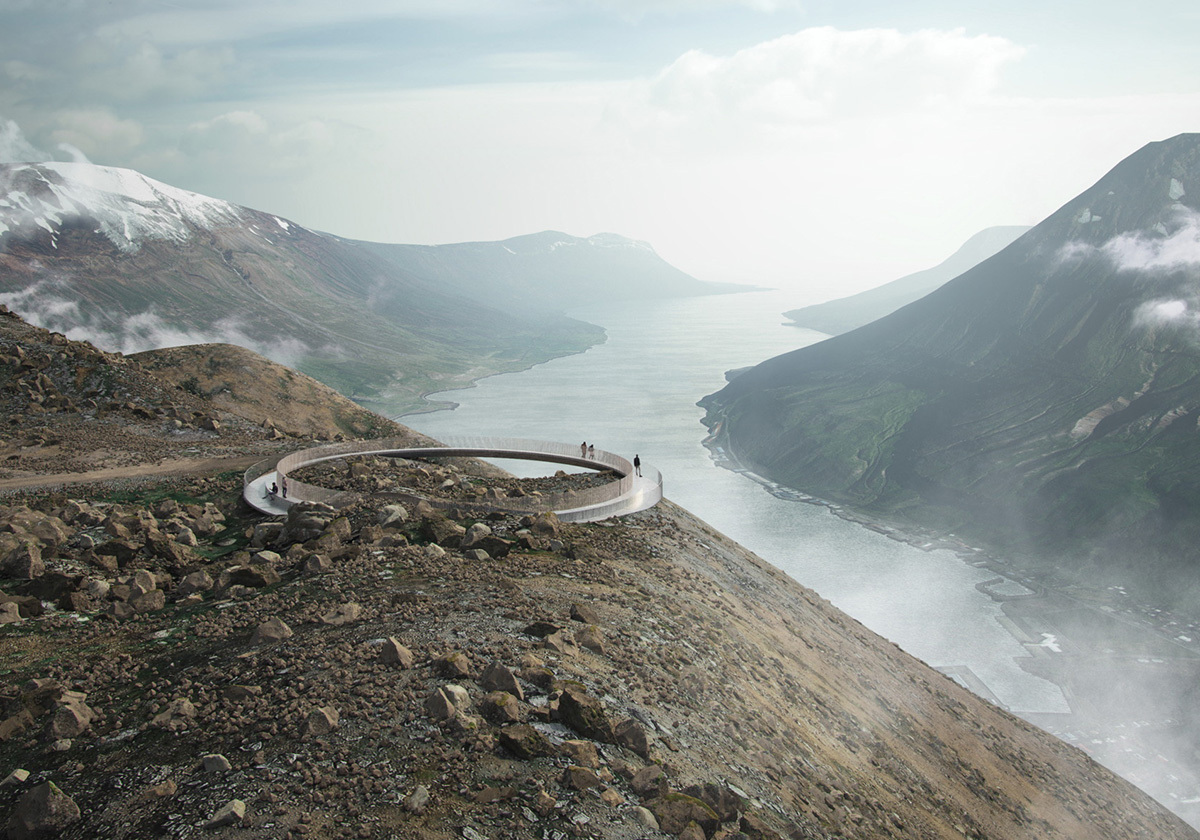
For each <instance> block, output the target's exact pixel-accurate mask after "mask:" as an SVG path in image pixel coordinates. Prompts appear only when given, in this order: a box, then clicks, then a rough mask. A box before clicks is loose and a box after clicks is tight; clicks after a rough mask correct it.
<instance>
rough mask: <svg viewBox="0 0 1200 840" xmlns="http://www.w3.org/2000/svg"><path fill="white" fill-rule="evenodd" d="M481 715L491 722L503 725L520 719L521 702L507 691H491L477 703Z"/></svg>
mask: <svg viewBox="0 0 1200 840" xmlns="http://www.w3.org/2000/svg"><path fill="white" fill-rule="evenodd" d="M479 708H480V710H481V711H482V712H483V716H484V717H485V718H487V719H488V720H490V721H491V722H492V723H495V724H500V725H504V724H507V723H517V722H518V721H520V720H521V704H520V703H519V702H518V701H517V698H516V697H513V696H512V695H511V694H509V693H508V692H507V691H491V692H488V694H487V695H485V696H484V698H483V700H482V701H481V702H480V704H479Z"/></svg>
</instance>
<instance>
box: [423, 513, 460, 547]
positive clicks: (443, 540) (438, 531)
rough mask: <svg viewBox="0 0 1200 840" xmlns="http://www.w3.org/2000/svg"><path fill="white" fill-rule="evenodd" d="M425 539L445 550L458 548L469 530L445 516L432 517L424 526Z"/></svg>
mask: <svg viewBox="0 0 1200 840" xmlns="http://www.w3.org/2000/svg"><path fill="white" fill-rule="evenodd" d="M422 531H423V532H424V534H425V538H426V539H428V540H430V541H431V542H434V543H437V544H438V545H440V546H442V547H443V548H458V546H459V545H460V544H461V543H462V540H463V537H464V536H465V535H466V533H467V529H466V528H464V527H463V526H461V525H459V524H458V523H457V522H454V521H453V520H450V519H447V518H446V517H444V516H431V517H429V518H427V519H426V520H425V521H424V523H423V524H422Z"/></svg>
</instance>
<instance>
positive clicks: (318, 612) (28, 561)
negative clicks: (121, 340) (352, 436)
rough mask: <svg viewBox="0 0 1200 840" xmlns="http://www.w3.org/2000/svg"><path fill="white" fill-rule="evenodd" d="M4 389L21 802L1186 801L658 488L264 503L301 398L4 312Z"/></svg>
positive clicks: (67, 832) (1102, 820)
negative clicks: (834, 602) (976, 689)
mask: <svg viewBox="0 0 1200 840" xmlns="http://www.w3.org/2000/svg"><path fill="white" fill-rule="evenodd" d="M85 368H94V370H92V371H91V372H89V373H80V372H79V371H81V370H83V369H85ZM77 382H78V383H80V384H79V385H76V383H77ZM193 390H196V389H193ZM89 394H90V396H89ZM38 396H40V399H37V397H38ZM93 403H94V405H93ZM0 405H2V406H3V408H4V409H5V411H6V415H7V416H8V417H10V419H11V422H10V423H9V424H7V425H6V426H5V427H4V428H3V430H2V431H0V436H2V437H3V438H4V444H3V445H4V446H5V450H4V452H5V453H7V454H6V455H5V458H6V460H5V461H3V462H2V463H3V464H4V465H5V467H6V469H8V471H9V474H8V475H6V476H2V477H0V480H3V481H6V482H8V483H7V485H3V486H6V487H7V488H8V491H9V492H8V494H7V495H6V496H3V497H0V502H2V503H3V508H2V509H0V523H3V524H2V525H0V531H2V533H0V555H2V556H0V569H2V570H3V578H0V591H2V592H3V594H2V595H0V602H2V604H0V621H4V622H5V623H4V624H3V625H2V626H0V663H2V665H0V668H2V669H3V673H2V675H0V819H7V822H6V823H5V826H6V830H7V832H8V836H10V837H14V838H19V837H30V836H61V837H67V838H94V837H131V838H132V837H155V836H163V837H214V838H217V837H230V838H233V837H263V838H266V837H271V838H277V837H294V838H299V837H364V838H369V837H381V838H383V837H428V838H449V837H455V838H469V840H475V838H480V837H487V838H502V837H547V838H549V837H554V838H565V837H605V838H610V837H612V838H621V837H627V838H634V837H665V836H671V835H676V836H680V837H687V838H701V837H707V838H713V837H726V838H736V837H751V838H773V837H798V838H799V837H805V838H823V837H846V838H849V837H897V838H900V837H904V838H908V837H925V838H961V837H975V838H984V837H988V838H1026V837H1037V838H1079V837H1105V838H1148V837H1154V838H1159V837H1162V838H1173V837H1179V838H1184V837H1195V836H1196V835H1195V833H1194V832H1192V831H1191V830H1190V829H1188V828H1187V827H1186V826H1185V825H1183V824H1182V823H1181V822H1180V821H1179V820H1178V819H1176V818H1175V817H1173V816H1171V815H1170V814H1169V813H1167V812H1166V811H1165V810H1164V809H1163V808H1161V807H1160V806H1158V805H1157V804H1156V803H1154V802H1152V801H1150V800H1149V799H1148V798H1147V797H1145V796H1144V795H1142V794H1141V793H1140V792H1138V791H1137V790H1136V789H1134V788H1133V787H1131V786H1130V785H1128V784H1127V783H1125V782H1123V781H1121V780H1120V779H1118V778H1116V777H1115V776H1114V775H1113V774H1111V773H1110V772H1108V771H1106V770H1105V769H1103V768H1101V767H1100V766H1099V765H1097V764H1095V763H1094V762H1093V761H1091V760H1090V759H1089V758H1087V757H1086V756H1085V755H1084V754H1083V753H1081V752H1079V751H1077V750H1075V749H1073V748H1071V747H1069V746H1067V745H1065V744H1062V743H1060V742H1058V741H1056V740H1054V739H1052V738H1050V737H1049V736H1047V735H1045V734H1044V733H1042V732H1040V731H1039V730H1036V729H1035V728H1033V727H1031V726H1029V725H1027V724H1025V723H1023V722H1021V721H1020V720H1017V719H1016V718H1014V717H1013V716H1011V715H1009V714H1007V713H1005V712H1003V711H1001V710H999V709H996V708H994V707H992V706H989V705H988V704H986V703H984V702H983V701H981V700H979V699H978V698H976V697H975V696H974V695H972V694H970V693H968V692H966V691H965V690H963V689H961V688H959V687H958V686H957V685H956V684H955V683H953V682H952V681H950V680H949V679H947V678H945V677H943V676H942V675H941V674H939V673H937V672H935V671H933V670H932V669H930V668H928V667H926V666H924V665H922V664H921V663H919V662H917V661H915V660H913V659H912V658H911V657H909V656H907V655H906V654H904V653H903V652H902V651H900V650H898V649H897V648H896V647H895V646H893V645H891V644H890V643H888V642H886V641H885V640H883V639H881V638H879V637H878V636H876V635H874V634H873V633H871V632H869V631H868V630H866V629H865V628H863V627H862V626H861V625H859V624H858V623H857V622H855V621H853V620H852V619H850V618H848V617H847V616H845V615H844V614H842V613H840V612H839V611H837V610H835V609H834V608H833V607H831V606H830V605H829V604H828V603H826V602H824V601H823V600H821V599H820V598H819V597H817V596H816V595H815V594H814V593H812V592H810V591H808V590H806V589H804V588H803V587H801V586H799V585H797V584H796V583H795V582H793V581H791V580H790V579H788V578H786V577H785V576H784V575H783V574H782V573H780V572H778V571H777V570H775V569H774V568H772V567H770V566H768V565H766V564H765V563H763V562H762V561H761V560H759V559H758V558H756V557H754V556H753V555H752V554H750V553H749V552H747V551H746V550H745V549H743V548H741V547H740V546H738V545H736V544H735V543H732V542H731V541H729V540H728V539H726V538H725V537H723V536H722V535H720V534H719V533H716V532H715V531H713V530H712V529H711V528H709V527H708V526H707V525H705V524H704V523H703V522H700V521H698V520H696V519H695V518H694V517H692V516H690V515H689V514H688V513H687V512H686V511H684V510H682V509H680V508H677V507H675V506H674V505H671V504H670V503H668V502H664V503H662V504H661V505H659V506H658V507H656V508H654V509H653V510H650V511H646V512H643V513H641V514H637V515H635V516H632V517H628V518H626V519H623V520H621V521H619V522H613V523H603V524H592V525H565V524H562V523H558V522H557V521H555V520H554V518H553V517H538V518H534V519H526V520H523V521H515V520H511V519H503V518H498V519H492V520H489V521H487V522H486V523H477V522H471V521H462V522H459V521H455V520H453V519H447V518H444V517H442V516H439V515H437V514H436V513H434V512H433V511H432V510H431V509H425V508H424V507H420V508H414V509H409V510H403V509H401V508H399V507H398V506H396V505H389V504H388V500H386V499H379V500H378V502H377V503H376V502H372V503H368V504H363V505H360V506H358V507H356V508H352V509H348V510H344V511H332V510H328V509H324V508H321V507H318V506H307V505H306V506H298V507H296V508H293V512H292V513H291V514H290V515H289V516H288V517H287V518H286V519H285V520H271V519H267V518H264V517H262V516H259V515H257V514H255V513H253V512H252V511H251V510H250V509H249V508H247V507H246V506H245V505H244V503H243V502H241V501H240V491H241V480H240V471H239V470H235V469H230V468H229V467H230V466H231V465H233V464H235V463H239V459H241V461H245V460H247V459H253V458H255V457H260V456H265V455H267V454H271V453H272V452H274V451H278V450H279V448H280V447H284V448H292V447H296V446H300V445H302V441H301V440H299V439H297V438H292V437H289V436H288V435H287V434H286V433H284V432H281V431H280V430H281V429H284V428H292V427H303V425H304V424H303V422H302V421H301V420H300V419H298V418H279V419H278V420H277V424H275V425H270V426H268V425H265V424H264V423H263V422H262V420H260V419H254V420H251V419H246V418H242V417H239V416H238V415H237V414H235V413H234V412H233V411H230V410H228V409H227V410H225V411H223V412H222V411H220V410H219V409H217V408H216V407H215V406H213V405H212V404H211V402H210V401H208V400H207V398H206V397H205V396H204V395H203V394H197V393H193V392H192V391H190V390H187V389H184V388H182V387H179V386H178V385H174V384H171V383H170V382H169V381H168V380H167V379H163V378H160V377H158V376H157V375H154V374H151V373H148V372H147V371H146V370H145V369H144V365H141V364H138V363H136V362H135V363H131V362H129V361H128V360H125V359H123V358H120V357H116V356H109V355H105V354H99V353H97V352H96V351H94V350H92V349H91V348H89V347H87V345H82V344H78V343H73V342H66V341H65V339H62V338H61V337H55V336H53V335H50V334H48V333H45V332H44V331H40V330H35V329H33V328H30V327H28V326H27V325H25V324H23V323H21V322H20V321H18V320H17V319H15V318H12V317H11V316H3V317H0ZM34 406H37V407H36V408H35V407H34ZM22 407H23V408H22ZM25 409H28V410H25ZM135 444H136V446H135ZM98 445H99V446H101V450H102V451H103V452H105V453H107V454H105V455H103V456H102V457H99V458H98V459H94V455H95V453H96V452H97V451H98V450H96V447H97V446H98ZM125 445H128V449H121V447H122V446H125ZM182 449H191V450H195V451H194V452H191V453H186V454H187V457H181V456H182V455H183V454H184V453H181V450H182ZM89 453H92V454H89ZM110 462H111V463H110ZM160 462H163V463H165V464H166V465H167V466H166V467H163V466H162V464H160ZM160 469H174V470H176V474H175V475H171V476H167V477H154V473H155V472H157V471H158V470H160ZM332 469H334V470H337V471H343V472H344V473H345V474H347V475H349V476H352V477H353V479H354V480H356V481H366V480H369V479H372V478H374V479H377V480H378V482H379V483H381V484H383V485H386V484H387V482H388V481H394V480H404V478H405V474H406V473H414V474H415V473H419V474H421V475H422V476H423V477H424V479H425V480H427V483H428V484H429V485H430V486H433V485H437V486H441V485H443V484H445V485H447V486H448V487H454V488H457V489H458V490H459V491H462V490H463V488H471V489H472V490H473V491H474V492H477V493H485V494H486V492H487V488H488V486H489V483H490V482H492V481H494V480H495V479H494V478H493V476H494V472H492V471H490V470H476V469H474V468H473V467H472V466H471V465H469V464H462V463H458V464H424V465H422V464H417V463H408V464H405V463H401V464H393V463H391V462H387V461H375V460H369V461H365V460H364V461H356V462H352V463H350V464H345V465H335V466H333V467H332ZM102 470H123V472H122V473H121V474H120V477H118V478H113V477H112V475H111V473H102V472H101V471H102ZM42 474H44V475H48V476H50V477H49V478H41V479H39V476H40V475H42ZM88 479H93V480H90V481H89V480H88ZM96 479H102V480H96ZM505 481H506V482H508V481H511V479H505ZM80 482H82V483H80ZM45 484H53V485H56V486H54V487H45V486H40V485H45Z"/></svg>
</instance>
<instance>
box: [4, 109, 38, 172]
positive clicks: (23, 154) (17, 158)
mask: <svg viewBox="0 0 1200 840" xmlns="http://www.w3.org/2000/svg"><path fill="white" fill-rule="evenodd" d="M44 160H47V156H46V153H45V152H43V151H41V150H39V149H37V148H35V147H34V146H33V144H32V143H30V142H29V141H28V140H26V139H25V135H24V134H22V133H21V127H20V126H19V125H17V124H16V122H14V121H13V120H4V119H0V163H35V162H39V161H44Z"/></svg>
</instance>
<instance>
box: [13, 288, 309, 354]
mask: <svg viewBox="0 0 1200 840" xmlns="http://www.w3.org/2000/svg"><path fill="white" fill-rule="evenodd" d="M70 295H71V288H70V283H69V281H68V280H67V279H66V278H64V277H56V278H53V279H46V280H41V281H39V282H37V283H34V284H32V285H30V286H27V287H26V288H24V289H21V290H18V291H15V292H7V293H0V303H2V304H4V305H5V306H8V307H9V308H10V309H12V310H13V311H14V312H17V313H18V314H20V315H21V317H22V318H24V319H25V320H26V321H28V322H29V323H31V324H33V325H35V326H38V327H43V328H45V329H48V330H53V331H54V332H60V333H62V334H63V335H65V336H67V337H68V338H71V339H73V340H75V341H88V342H91V343H92V344H94V345H95V346H96V347H99V348H100V349H102V350H108V351H119V352H121V353H140V352H142V351H143V350H157V349H159V348H162V347H179V346H182V345H185V344H214V343H224V344H236V345H238V346H240V347H246V348H248V349H250V350H253V351H254V352H256V353H258V354H260V355H263V356H266V357H267V358H269V359H271V360H272V361H275V362H279V363H280V364H284V365H288V366H289V367H295V366H296V364H298V363H299V362H300V361H301V360H302V359H304V358H305V357H306V356H308V355H309V354H310V353H311V352H312V351H311V349H310V348H309V347H308V345H306V344H305V343H304V342H302V341H300V340H299V339H297V338H295V337H292V336H283V335H280V336H274V337H273V338H272V339H271V340H269V341H263V340H261V339H258V338H255V337H254V336H253V335H251V333H250V332H248V331H247V330H248V328H247V325H246V324H244V323H243V322H241V321H239V320H238V319H237V318H236V317H230V318H223V319H221V320H219V321H216V322H214V323H212V324H210V325H209V326H208V327H203V328H199V329H188V328H183V327H179V326H176V325H174V324H171V323H169V322H167V321H165V320H164V319H163V318H162V317H160V316H159V315H158V313H156V312H155V311H154V309H153V308H149V309H146V310H145V311H143V312H137V313H134V314H132V315H128V316H119V315H111V314H105V313H100V312H94V311H93V312H89V313H85V312H84V311H83V310H82V309H81V308H80V306H79V304H78V303H77V302H76V301H74V300H72V299H71V298H70Z"/></svg>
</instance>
